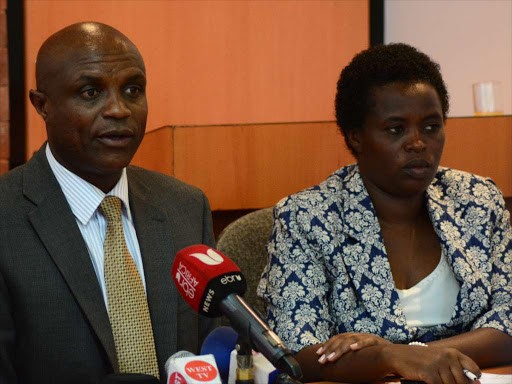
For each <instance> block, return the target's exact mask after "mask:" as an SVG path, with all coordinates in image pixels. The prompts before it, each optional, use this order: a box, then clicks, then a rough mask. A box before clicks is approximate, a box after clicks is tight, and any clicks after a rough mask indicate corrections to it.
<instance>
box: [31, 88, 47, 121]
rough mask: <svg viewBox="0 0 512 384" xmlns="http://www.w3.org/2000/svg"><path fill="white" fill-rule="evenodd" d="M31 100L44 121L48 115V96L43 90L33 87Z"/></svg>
mask: <svg viewBox="0 0 512 384" xmlns="http://www.w3.org/2000/svg"><path fill="white" fill-rule="evenodd" d="M29 96H30V102H31V103H32V105H33V106H34V108H35V109H36V111H37V113H39V115H41V117H42V118H43V120H44V121H46V118H47V117H48V96H46V95H45V94H44V93H43V92H40V91H36V90H34V89H31V90H30V92H29Z"/></svg>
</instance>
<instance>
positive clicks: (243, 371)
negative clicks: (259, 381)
mask: <svg viewBox="0 0 512 384" xmlns="http://www.w3.org/2000/svg"><path fill="white" fill-rule="evenodd" d="M236 384H254V364H253V360H252V348H251V344H250V343H249V340H247V338H246V337H245V336H243V335H239V336H238V340H237V342H236Z"/></svg>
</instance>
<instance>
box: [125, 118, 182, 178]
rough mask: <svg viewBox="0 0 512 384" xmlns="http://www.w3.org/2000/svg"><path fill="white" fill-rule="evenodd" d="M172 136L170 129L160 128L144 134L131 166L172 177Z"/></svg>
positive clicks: (171, 129)
mask: <svg viewBox="0 0 512 384" xmlns="http://www.w3.org/2000/svg"><path fill="white" fill-rule="evenodd" d="M172 134H173V128H172V127H161V128H159V129H155V130H154V131H150V132H146V135H145V136H144V139H143V140H142V143H141V144H140V147H139V150H138V151H137V153H136V154H135V156H134V157H133V159H132V162H131V164H132V165H138V166H139V167H143V168H146V169H151V170H152V171H157V172H160V173H164V174H166V175H173V174H174V170H173V140H172Z"/></svg>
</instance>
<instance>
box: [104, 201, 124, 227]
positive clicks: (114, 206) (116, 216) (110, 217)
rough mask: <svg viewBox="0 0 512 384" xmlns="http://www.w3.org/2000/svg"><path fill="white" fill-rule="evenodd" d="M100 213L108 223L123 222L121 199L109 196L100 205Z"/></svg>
mask: <svg viewBox="0 0 512 384" xmlns="http://www.w3.org/2000/svg"><path fill="white" fill-rule="evenodd" d="M100 211H101V213H103V215H104V216H105V218H106V219H107V222H119V221H121V199H119V198H118V197H115V196H107V197H105V198H104V199H103V201H102V202H101V204H100Z"/></svg>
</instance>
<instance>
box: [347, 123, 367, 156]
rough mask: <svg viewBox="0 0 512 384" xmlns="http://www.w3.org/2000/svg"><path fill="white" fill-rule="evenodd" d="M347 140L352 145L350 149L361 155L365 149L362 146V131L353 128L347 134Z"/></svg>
mask: <svg viewBox="0 0 512 384" xmlns="http://www.w3.org/2000/svg"><path fill="white" fill-rule="evenodd" d="M347 139H348V142H349V144H350V148H352V149H353V150H354V152H355V153H356V154H360V153H361V150H362V149H363V148H362V145H361V129H360V128H352V129H351V130H350V131H348V132H347Z"/></svg>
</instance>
